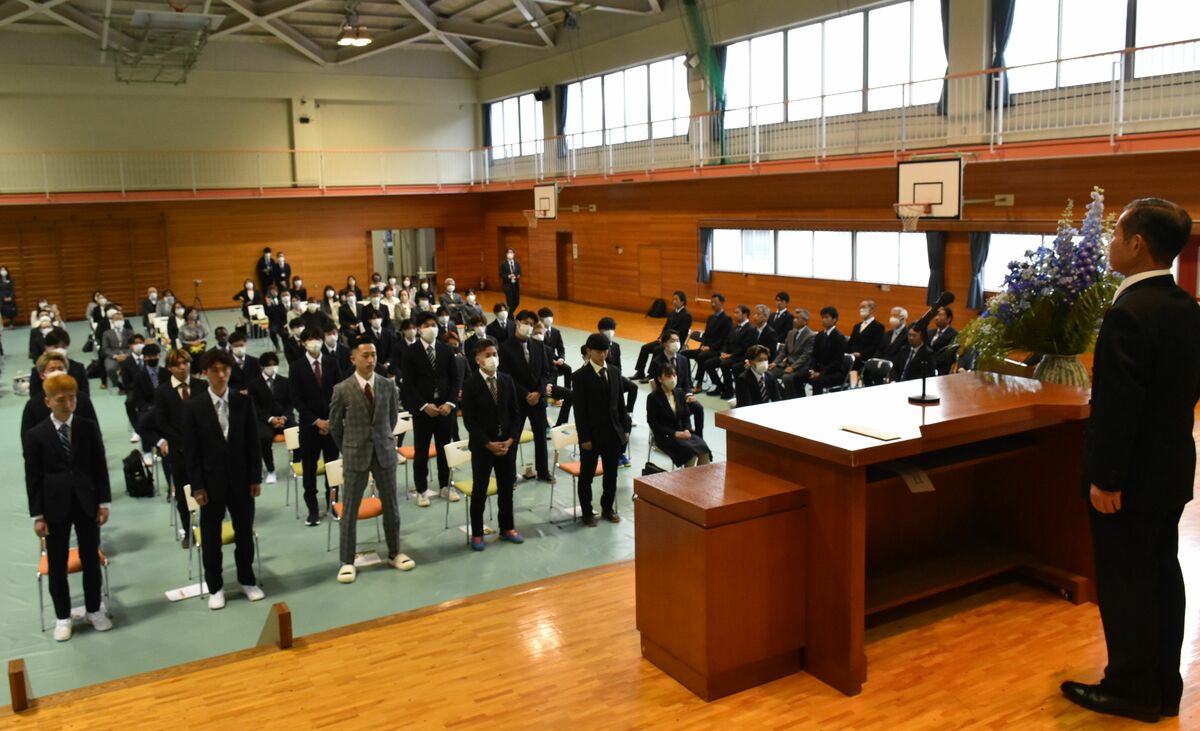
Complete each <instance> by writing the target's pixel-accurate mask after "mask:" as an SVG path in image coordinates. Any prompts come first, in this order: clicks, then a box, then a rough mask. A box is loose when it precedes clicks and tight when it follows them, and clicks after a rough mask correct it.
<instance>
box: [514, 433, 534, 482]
mask: <svg viewBox="0 0 1200 731" xmlns="http://www.w3.org/2000/svg"><path fill="white" fill-rule="evenodd" d="M532 443H533V430H531V429H524V430H522V431H521V438H520V439H519V440H517V452H518V454H520V455H521V473H522V474H524V475H526V476H528V475H529V472H530V469H531V468H532V466H533V465H531V464H529V460H528V459H526V457H525V445H526V444H532Z"/></svg>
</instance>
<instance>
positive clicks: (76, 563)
mask: <svg viewBox="0 0 1200 731" xmlns="http://www.w3.org/2000/svg"><path fill="white" fill-rule="evenodd" d="M96 552H97V553H98V554H100V565H101V566H104V565H106V564H107V563H108V557H107V556H105V555H104V551H101V550H99V549H97V550H96ZM80 571H83V560H82V559H80V558H79V549H78V548H72V549H71V552H70V553H68V554H67V573H68V574H77V573H79V572H80ZM38 573H39V574H41V575H42V576H46V575H47V574H49V573H50V559H49V558H48V557H47V556H46V554H44V553H43V554H42V560H41V561H38Z"/></svg>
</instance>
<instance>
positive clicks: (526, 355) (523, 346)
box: [521, 340, 530, 363]
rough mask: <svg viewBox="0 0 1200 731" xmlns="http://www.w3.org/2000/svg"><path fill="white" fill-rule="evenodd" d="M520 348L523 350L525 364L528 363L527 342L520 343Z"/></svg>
mask: <svg viewBox="0 0 1200 731" xmlns="http://www.w3.org/2000/svg"><path fill="white" fill-rule="evenodd" d="M521 347H522V348H524V349H525V362H526V363H529V362H530V361H529V341H528V340H526V341H525V342H523V343H521Z"/></svg>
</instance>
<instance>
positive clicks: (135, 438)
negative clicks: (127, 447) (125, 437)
mask: <svg viewBox="0 0 1200 731" xmlns="http://www.w3.org/2000/svg"><path fill="white" fill-rule="evenodd" d="M141 440H142V438H141V437H139V436H138V435H137V432H130V433H129V443H130V444H137V443H138V442H140V441H141Z"/></svg>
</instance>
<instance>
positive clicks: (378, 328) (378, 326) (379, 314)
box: [363, 307, 400, 366]
mask: <svg viewBox="0 0 1200 731" xmlns="http://www.w3.org/2000/svg"><path fill="white" fill-rule="evenodd" d="M366 314H367V329H366V330H365V331H364V332H363V337H365V338H366V339H367V340H369V341H371V344H372V345H374V346H375V355H376V357H377V358H378V360H377V361H376V362H377V363H379V364H380V365H381V366H382V365H386V364H387V363H391V362H392V353H393V352H394V351H395V350H396V338H398V337H400V336H399V335H397V334H396V331H395V330H393V329H392V328H391V327H390V321H389V320H385V319H384V318H385V317H386V316H387V310H385V309H384V308H383V307H380V308H379V309H378V310H375V309H368V310H367V313H366Z"/></svg>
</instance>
